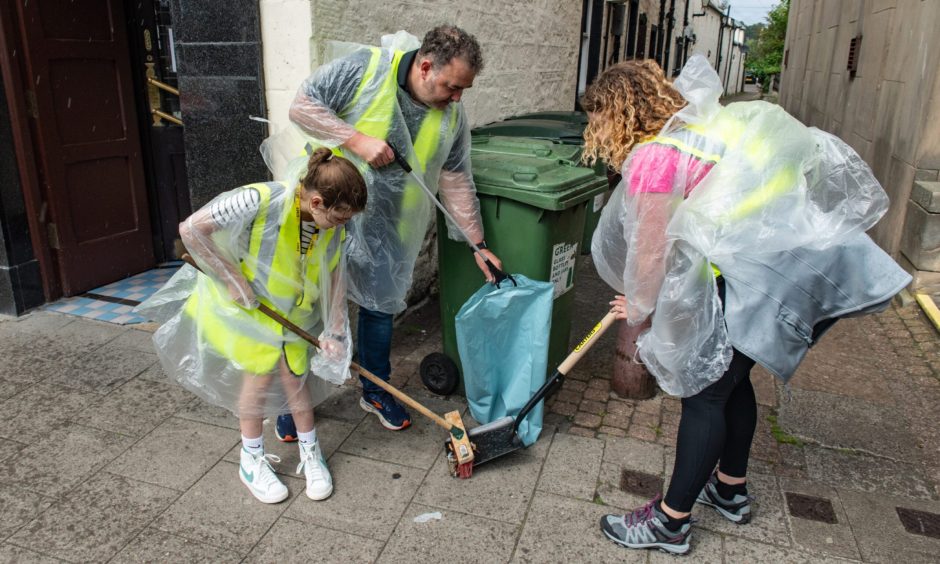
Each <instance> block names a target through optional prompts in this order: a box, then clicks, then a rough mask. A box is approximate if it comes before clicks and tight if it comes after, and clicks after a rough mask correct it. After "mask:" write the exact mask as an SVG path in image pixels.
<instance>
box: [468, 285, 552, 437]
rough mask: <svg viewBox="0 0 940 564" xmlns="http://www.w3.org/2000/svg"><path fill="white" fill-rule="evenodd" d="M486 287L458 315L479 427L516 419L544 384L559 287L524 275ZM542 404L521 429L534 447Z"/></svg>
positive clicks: (472, 406)
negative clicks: (553, 305)
mask: <svg viewBox="0 0 940 564" xmlns="http://www.w3.org/2000/svg"><path fill="white" fill-rule="evenodd" d="M513 278H515V279H516V283H517V284H518V285H517V286H513V285H512V283H511V282H508V281H507V282H505V283H503V284H502V288H497V287H495V286H493V285H492V284H486V285H484V286H483V287H482V288H480V289H479V290H477V292H476V293H475V294H473V296H471V297H470V299H469V300H467V303H465V304H464V305H463V307H461V308H460V311H459V312H457V318H456V325H457V350H458V351H459V352H460V361H461V363H462V365H463V378H464V387H465V388H466V392H467V402H468V403H469V404H470V413H471V414H472V415H473V418H474V419H476V420H477V421H479V422H480V423H489V422H490V421H494V420H496V419H499V418H500V417H505V416H506V415H516V414H518V413H519V411H520V410H521V409H522V407H523V406H524V405H525V404H526V402H527V401H529V398H531V397H532V395H533V394H534V393H535V392H536V391H537V390H538V389H539V388H540V387H541V386H542V384H544V383H545V375H546V372H547V369H548V335H549V330H550V328H551V320H552V298H553V292H554V286H553V285H552V284H551V283H549V282H539V281H536V280H530V279H528V278H526V277H525V276H522V275H520V274H515V275H513ZM542 406H543V404H542V403H539V405H537V406H536V407H535V408H534V409H532V411H530V412H529V414H528V416H527V417H526V419H525V421H523V422H522V424H521V425H520V426H519V437H520V438H521V439H522V442H523V443H524V444H525V445H526V446H529V445H531V444H532V443H534V442H535V441H536V439H538V438H539V433H540V432H541V431H542Z"/></svg>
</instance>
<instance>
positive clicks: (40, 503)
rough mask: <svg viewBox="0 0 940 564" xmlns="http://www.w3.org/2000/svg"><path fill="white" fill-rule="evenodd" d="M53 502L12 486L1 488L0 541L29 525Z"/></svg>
mask: <svg viewBox="0 0 940 564" xmlns="http://www.w3.org/2000/svg"><path fill="white" fill-rule="evenodd" d="M52 502H53V500H52V499H51V498H48V497H43V496H41V495H39V494H35V493H32V492H28V491H26V490H23V489H20V488H17V487H14V486H10V485H3V486H0V507H2V508H3V511H2V512H0V540H3V539H5V538H7V537H8V536H10V535H12V534H13V533H14V532H16V530H17V529H19V528H20V527H22V526H23V525H25V524H26V523H29V522H30V521H32V520H33V518H35V517H36V516H37V515H39V514H40V513H42V512H43V511H45V510H46V509H47V508H48V507H49V506H50V505H52Z"/></svg>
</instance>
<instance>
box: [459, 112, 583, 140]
mask: <svg viewBox="0 0 940 564" xmlns="http://www.w3.org/2000/svg"><path fill="white" fill-rule="evenodd" d="M470 133H471V134H472V135H504V136H508V137H533V138H536V139H550V140H556V141H560V142H562V143H566V144H568V145H583V144H584V137H582V134H583V133H584V126H583V125H575V124H572V123H566V122H564V121H555V120H550V119H528V118H527V119H511V120H507V121H497V122H495V123H490V124H487V125H481V126H480V127H477V128H475V129H473V130H471V132H470Z"/></svg>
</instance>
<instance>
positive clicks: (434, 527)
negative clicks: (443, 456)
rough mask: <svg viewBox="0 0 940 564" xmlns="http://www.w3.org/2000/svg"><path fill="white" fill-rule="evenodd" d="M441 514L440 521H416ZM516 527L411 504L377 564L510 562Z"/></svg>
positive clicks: (516, 532)
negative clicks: (416, 519)
mask: <svg viewBox="0 0 940 564" xmlns="http://www.w3.org/2000/svg"><path fill="white" fill-rule="evenodd" d="M434 512H439V513H440V514H441V518H440V519H431V520H430V521H427V522H425V523H416V522H415V520H414V519H415V517H417V516H419V515H422V514H425V513H434ZM518 533H519V527H518V526H517V525H510V524H508V523H503V522H500V521H493V520H491V519H484V518H482V517H476V516H474V515H467V514H466V513H460V512H458V511H452V510H449V509H438V508H435V507H430V506H427V505H422V504H419V503H413V504H411V505H410V506H409V507H408V509H407V510H405V514H404V515H402V518H401V520H400V521H399V522H398V525H397V526H396V527H395V532H394V533H393V534H392V537H391V538H390V539H389V541H388V543H387V544H386V545H385V549H384V550H383V551H382V555H381V556H380V557H379V559H378V562H380V563H382V562H388V563H397V562H448V561H459V562H479V563H481V564H489V563H491V562H508V561H509V557H510V556H511V555H512V550H513V547H514V546H515V543H516V537H517V535H518Z"/></svg>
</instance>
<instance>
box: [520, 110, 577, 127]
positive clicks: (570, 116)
mask: <svg viewBox="0 0 940 564" xmlns="http://www.w3.org/2000/svg"><path fill="white" fill-rule="evenodd" d="M506 119H507V120H515V119H550V120H553V121H564V122H567V123H573V124H576V125H582V126H586V125H587V123H588V115H587V112H577V111H571V112H564V111H547V112H529V113H525V114H519V115H517V116H511V117H508V118H506Z"/></svg>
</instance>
